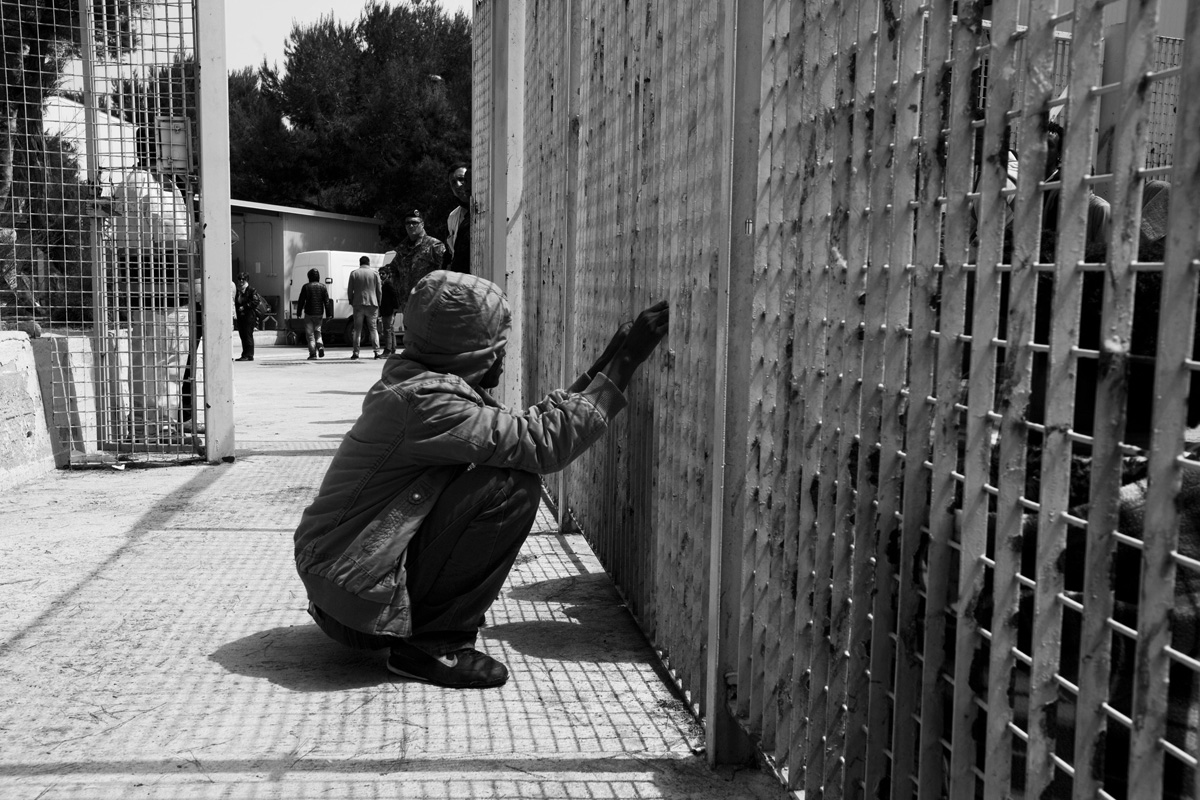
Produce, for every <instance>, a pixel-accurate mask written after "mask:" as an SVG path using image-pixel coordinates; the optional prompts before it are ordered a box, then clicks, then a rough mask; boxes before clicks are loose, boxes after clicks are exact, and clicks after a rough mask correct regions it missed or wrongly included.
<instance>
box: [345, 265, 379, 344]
mask: <svg viewBox="0 0 1200 800" xmlns="http://www.w3.org/2000/svg"><path fill="white" fill-rule="evenodd" d="M382 289H383V287H382V286H381V285H380V282H379V273H378V272H376V271H375V269H374V268H373V267H372V266H371V259H370V258H368V257H367V256H362V257H361V258H359V259H358V269H355V270H352V271H351V272H350V277H349V278H348V279H347V282H346V298H347V299H348V300H349V301H350V307H351V308H353V309H354V325H353V328H352V329H351V335H352V336H353V338H354V352H353V353H351V354H350V360H351V361H357V360H358V348H359V345H361V344H362V332H363V325H366V326H367V330H368V331H369V332H370V334H371V349H372V350H374V351H375V357H376V358H382V357H383V356H382V355H381V354H380V352H379V295H380V292H381V291H382Z"/></svg>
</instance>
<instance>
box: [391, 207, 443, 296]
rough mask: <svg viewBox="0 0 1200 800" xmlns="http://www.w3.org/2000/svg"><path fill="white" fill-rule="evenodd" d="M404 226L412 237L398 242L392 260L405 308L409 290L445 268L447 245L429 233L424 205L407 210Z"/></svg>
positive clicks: (397, 288)
mask: <svg viewBox="0 0 1200 800" xmlns="http://www.w3.org/2000/svg"><path fill="white" fill-rule="evenodd" d="M404 230H405V231H406V232H407V233H408V238H407V239H405V240H404V241H402V242H400V244H399V245H397V246H396V259H395V260H394V261H393V262H392V274H393V275H394V280H395V283H396V291H397V293H398V294H399V296H400V307H401V308H404V304H405V303H407V302H408V293H409V292H410V291H412V288H413V287H414V286H416V285H417V282H418V281H420V280H421V278H424V277H425V276H426V275H428V274H429V273H431V272H433V271H434V270H435V269H441V268H442V259H443V258H444V257H445V255H446V245H444V244H442V243H441V242H439V241H438V240H437V239H435V238H433V237H432V236H430V235H429V234H427V233H425V217H424V216H423V215H422V214H421V211H420V209H416V208H413V209H410V210H408V211H406V212H405V214H404Z"/></svg>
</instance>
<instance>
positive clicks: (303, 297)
mask: <svg viewBox="0 0 1200 800" xmlns="http://www.w3.org/2000/svg"><path fill="white" fill-rule="evenodd" d="M308 300H309V298H308V284H307V283H306V284H304V285H303V286H301V287H300V297H299V299H298V300H296V311H297V312H298V313H299V314H300V316H304V315H306V314H308Z"/></svg>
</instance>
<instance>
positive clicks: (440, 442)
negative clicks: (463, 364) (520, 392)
mask: <svg viewBox="0 0 1200 800" xmlns="http://www.w3.org/2000/svg"><path fill="white" fill-rule="evenodd" d="M414 391H415V392H417V393H418V395H419V394H420V393H422V392H428V393H429V396H428V397H425V398H422V397H419V396H418V397H414V398H413V399H414V401H415V402H413V403H412V405H411V406H410V414H412V415H414V416H413V418H412V419H411V420H410V425H409V432H408V436H406V441H405V449H406V451H407V453H408V455H409V456H410V457H411V458H412V459H413V460H414V461H416V462H417V463H422V464H431V465H432V464H465V463H472V464H479V465H483V466H492V467H502V468H505V469H519V470H523V471H525V472H533V473H537V474H546V473H549V472H556V471H558V470H560V469H562V468H563V467H565V466H567V464H570V463H571V462H572V461H574V460H575V459H576V458H578V457H579V456H580V455H581V454H582V453H583V452H584V451H585V450H587V449H588V448H589V447H591V446H592V445H593V444H595V442H596V440H598V439H599V438H600V437H601V436H602V435H604V432H605V431H607V430H608V422H609V420H611V419H612V418H613V417H614V416H616V415H617V413H618V412H620V410H621V409H622V408H624V407H625V405H626V400H625V395H623V394H622V393H621V390H620V389H618V388H617V386H616V384H614V383H613V382H612V381H610V380H609V379H608V378H607V376H605V375H603V374H601V375H597V376H596V378H595V379H594V380H592V381H591V383H589V384H588V385H587V387H586V388H584V390H583V391H581V392H567V391H562V390H557V391H554V392H552V393H550V394H549V395H548V396H547V397H546V398H545V399H543V400H542V401H541V402H540V403H538V404H537V405H535V406H532V407H531V408H528V409H526V410H525V411H511V410H509V409H506V408H496V407H493V406H486V405H483V404H482V403H480V402H479V401H478V400H476V399H474V398H473V397H470V396H467V395H466V394H454V393H448V392H446V391H445V386H444V385H437V384H431V385H428V386H426V387H418V388H417V389H415V390H414Z"/></svg>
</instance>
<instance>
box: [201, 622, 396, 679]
mask: <svg viewBox="0 0 1200 800" xmlns="http://www.w3.org/2000/svg"><path fill="white" fill-rule="evenodd" d="M208 657H209V658H210V659H212V660H213V661H215V662H216V663H218V664H220V665H221V666H222V667H224V668H225V669H226V670H228V671H229V672H233V673H236V674H238V675H246V676H249V677H251V678H265V679H266V680H268V681H270V682H271V683H274V684H276V685H277V686H282V687H283V688H285V689H290V690H292V691H294V692H336V691H344V690H348V689H359V688H362V687H364V686H375V685H377V684H381V683H387V682H388V680H389V678H390V677H391V676H390V674H389V673H388V671H387V667H386V666H385V660H386V653H385V652H384V651H383V650H379V651H368V650H351V649H350V648H348V647H343V646H342V645H340V644H338V643H337V642H335V641H333V640H332V639H330V638H329V637H328V636H326V635H325V634H324V633H322V632H321V629H320V628H318V627H317V626H316V625H315V624H314V623H311V622H310V623H308V624H303V623H302V624H299V625H288V626H286V627H279V628H270V629H268V630H265V631H258V632H257V633H252V634H250V635H249V636H243V637H242V638H241V639H235V640H234V641H232V642H227V643H225V644H223V645H221V646H220V647H219V648H217V649H216V651H214V652H213V653H211V654H209V656H208Z"/></svg>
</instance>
